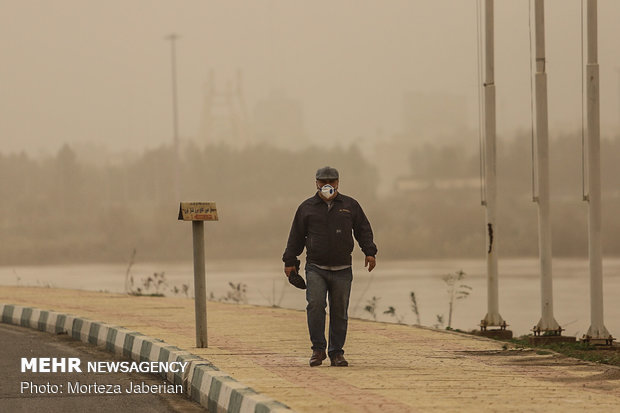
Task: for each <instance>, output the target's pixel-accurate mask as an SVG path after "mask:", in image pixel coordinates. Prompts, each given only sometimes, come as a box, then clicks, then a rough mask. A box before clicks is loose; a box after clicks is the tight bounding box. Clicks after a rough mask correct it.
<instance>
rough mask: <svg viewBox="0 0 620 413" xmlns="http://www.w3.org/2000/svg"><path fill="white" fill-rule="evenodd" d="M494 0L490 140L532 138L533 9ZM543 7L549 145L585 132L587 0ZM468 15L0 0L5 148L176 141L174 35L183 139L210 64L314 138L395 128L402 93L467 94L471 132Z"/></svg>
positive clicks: (616, 109) (614, 131)
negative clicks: (175, 37) (277, 102)
mask: <svg viewBox="0 0 620 413" xmlns="http://www.w3.org/2000/svg"><path fill="white" fill-rule="evenodd" d="M495 4H496V5H495V9H496V10H495V18H496V20H495V36H496V42H495V44H496V60H495V64H496V85H497V98H498V100H497V102H498V105H497V110H498V114H497V129H498V133H499V134H500V136H505V137H510V136H512V135H513V134H514V133H515V132H516V131H517V130H519V129H527V128H529V127H530V69H529V34H528V29H529V28H528V25H529V21H528V13H529V7H528V2H526V1H516V0H513V1H496V2H495ZM545 4H546V40H547V62H548V63H547V73H548V76H549V119H550V135H551V137H553V136H556V135H557V134H559V133H563V132H569V131H574V130H578V129H579V128H580V127H581V73H582V68H581V63H580V61H581V43H580V36H581V21H580V10H581V5H582V2H581V1H580V0H574V1H567V0H547V1H546V2H545ZM598 4H599V62H600V72H601V106H602V111H601V123H602V130H601V132H602V136H603V137H606V136H615V135H618V134H619V133H620V126H619V125H620V104H619V100H620V85H619V79H620V74H619V73H618V71H619V70H620V50H618V48H617V47H616V44H615V43H616V39H617V38H618V33H617V31H618V30H617V28H616V25H617V21H618V18H619V17H620V2H617V1H614V0H599V2H598ZM476 8H477V2H476V0H444V1H436V0H426V1H415V0H409V1H405V0H392V1H389V2H385V1H378V0H368V1H354V0H337V1H325V0H319V1H314V2H304V1H300V0H287V1H284V0H268V1H227V2H216V1H198V0H195V1H183V2H172V1H146V0H133V1H129V2H123V1H118V0H112V1H107V2H95V1H81V0H60V1H55V2H48V1H17V0H0V10H2V13H1V15H0V45H1V46H0V50H1V54H2V62H3V63H2V65H0V83H1V85H2V89H1V93H0V113H1V119H0V153H9V152H16V151H20V150H26V151H28V152H30V153H33V154H38V153H46V152H47V153H49V152H52V153H53V152H56V151H57V150H58V148H59V147H60V146H61V145H62V144H63V143H70V144H73V143H91V144H95V145H102V146H105V147H107V148H109V149H110V150H113V151H121V150H127V149H129V150H141V149H143V148H145V147H154V146H159V145H161V144H163V143H169V142H171V141H172V110H171V105H172V104H171V69H170V44H169V42H168V41H166V40H165V36H166V35H168V34H169V33H172V32H175V33H177V34H179V36H180V39H179V41H178V43H177V73H178V86H179V121H180V135H181V137H182V139H193V138H195V137H196V135H198V133H199V131H200V122H201V119H200V116H201V113H202V110H203V96H204V95H203V94H204V87H205V83H206V82H207V79H208V73H209V70H210V69H213V70H214V72H215V79H216V82H217V85H218V87H219V88H224V87H225V84H226V82H227V81H232V80H234V79H235V76H236V71H237V70H238V69H240V70H241V71H242V73H243V78H244V92H245V98H246V101H247V108H248V111H249V113H252V112H253V109H254V106H255V105H256V103H257V102H258V101H259V100H261V99H264V98H267V97H269V96H270V95H271V94H272V93H273V92H274V91H281V92H283V93H284V94H285V95H286V96H287V97H290V98H292V99H296V100H298V101H299V102H300V103H301V105H302V107H303V116H304V120H303V123H304V125H305V128H306V133H307V136H308V141H309V142H311V143H317V144H323V143H343V144H348V143H350V142H353V141H355V140H358V139H366V140H372V139H377V138H378V137H383V138H386V137H389V136H391V135H392V134H394V133H397V132H399V131H401V130H402V128H403V124H402V121H403V120H402V108H403V98H404V94H405V93H407V92H421V93H432V92H438V93H444V94H445V93H453V94H455V95H459V96H464V97H465V100H466V102H467V104H468V107H467V111H468V116H467V118H468V119H469V123H470V126H471V127H472V128H477V119H478V113H477V105H478V103H477V102H478V100H477V99H478V97H477V63H476V61H477V50H476V44H477V40H476V36H477V28H476ZM584 54H585V51H584ZM472 144H474V145H475V144H476V142H472Z"/></svg>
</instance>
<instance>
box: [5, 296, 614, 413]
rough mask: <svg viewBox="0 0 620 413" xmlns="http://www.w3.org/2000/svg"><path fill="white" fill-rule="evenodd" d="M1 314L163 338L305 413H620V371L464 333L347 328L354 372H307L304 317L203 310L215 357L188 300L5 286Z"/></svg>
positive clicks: (240, 308) (359, 324)
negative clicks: (54, 315) (198, 338)
mask: <svg viewBox="0 0 620 413" xmlns="http://www.w3.org/2000/svg"><path fill="white" fill-rule="evenodd" d="M0 303H5V304H16V305H21V306H32V307H36V308H40V309H46V310H54V311H57V312H63V313H70V314H73V315H76V316H80V317H85V318H89V319H91V320H97V321H103V322H105V323H110V324H115V325H119V326H123V327H125V328H127V329H129V330H134V331H138V332H140V333H143V334H145V335H148V336H151V337H155V338H159V339H162V340H164V341H165V342H166V343H168V344H170V345H173V346H177V347H179V348H181V349H184V350H187V351H189V352H191V353H193V354H196V355H198V356H200V357H202V358H204V359H207V360H209V361H210V362H212V363H213V364H214V365H215V366H217V367H218V368H219V369H220V370H222V371H224V372H226V373H228V374H229V375H230V376H232V377H233V378H235V379H236V380H238V381H239V382H241V383H243V384H245V385H248V386H249V387H251V388H253V389H254V390H256V391H257V392H259V393H262V394H264V395H266V396H269V397H271V398H273V399H275V400H278V401H280V402H282V403H284V404H286V405H287V406H289V407H290V408H291V409H293V410H295V411H298V412H322V413H323V412H416V411H422V412H424V411H429V410H431V409H433V410H435V411H436V410H441V411H459V412H462V411H502V412H506V411H508V412H510V411H518V412H521V411H527V412H536V411H540V412H542V411H544V412H550V411H583V410H584V409H598V410H601V411H617V409H618V406H620V369H618V368H615V367H610V366H604V365H596V364H592V363H586V362H581V361H578V360H574V359H569V358H565V357H561V356H556V355H549V354H547V355H537V354H536V353H535V352H532V351H519V350H510V349H508V350H503V349H502V343H498V342H494V341H491V340H487V339H483V338H477V337H472V336H468V335H464V334H458V333H451V332H443V331H435V330H431V329H426V328H416V327H411V326H404V325H396V324H385V323H374V322H369V321H363V320H350V323H349V335H348V338H347V345H346V347H345V350H346V357H347V359H348V360H349V363H350V367H348V368H335V367H328V365H329V363H324V365H323V366H321V367H315V368H310V367H308V358H309V356H310V352H311V351H310V349H309V340H308V333H307V330H306V321H305V313H304V312H301V311H294V310H285V309H276V308H266V307H255V306H247V305H234V304H223V303H218V302H209V303H208V310H207V313H208V327H209V348H207V349H198V348H196V347H194V346H195V333H194V302H193V300H189V299H182V298H158V297H133V296H127V295H120V294H109V293H97V292H90V291H77V290H62V289H49V288H26V287H0Z"/></svg>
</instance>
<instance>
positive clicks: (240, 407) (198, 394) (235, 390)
mask: <svg viewBox="0 0 620 413" xmlns="http://www.w3.org/2000/svg"><path fill="white" fill-rule="evenodd" d="M0 317H1V319H0V322H2V323H5V324H13V325H17V326H22V327H29V328H33V329H37V330H40V331H46V332H48V333H55V334H67V335H69V336H71V337H73V338H74V339H76V340H80V341H82V342H84V343H90V344H93V345H96V346H99V347H103V348H104V349H105V350H107V351H109V352H112V353H114V354H116V355H118V356H122V357H126V358H130V359H131V360H134V361H137V362H142V361H149V362H150V361H166V362H173V361H176V362H188V363H189V364H188V368H186V369H185V372H178V373H173V372H172V371H169V372H167V373H166V372H162V373H161V376H162V377H163V378H165V379H166V380H168V381H169V382H170V383H172V384H181V385H183V388H184V389H185V392H186V394H187V396H188V397H189V398H190V399H191V400H194V401H195V402H197V403H200V404H201V405H202V406H204V407H206V408H207V409H208V410H209V412H214V413H221V412H226V413H279V412H282V413H284V412H286V413H291V412H292V410H291V409H290V408H289V407H288V406H286V405H284V404H282V403H280V402H278V401H276V400H274V399H272V398H270V397H267V396H265V395H262V394H259V393H257V392H256V391H254V390H253V389H251V388H250V387H247V386H246V385H244V384H242V383H240V382H238V381H236V380H235V379H233V378H232V377H230V376H229V375H228V374H227V373H224V372H223V371H220V370H219V369H218V368H217V367H215V366H214V365H213V364H212V363H210V362H209V361H208V360H205V359H202V358H200V357H198V356H196V355H194V354H191V353H189V352H188V351H185V350H181V349H180V348H178V347H174V346H170V345H168V344H166V343H165V342H163V341H162V340H159V339H157V338H153V337H148V336H145V335H143V334H141V333H138V332H135V331H131V330H128V329H126V328H123V327H118V326H113V325H110V324H106V323H102V322H99V321H92V320H88V319H86V318H82V317H76V316H73V315H70V314H63V313H58V312H55V311H47V310H40V309H38V308H32V307H22V306H18V305H13V304H0Z"/></svg>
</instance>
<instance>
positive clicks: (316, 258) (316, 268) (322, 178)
mask: <svg viewBox="0 0 620 413" xmlns="http://www.w3.org/2000/svg"><path fill="white" fill-rule="evenodd" d="M338 183H339V174H338V171H337V170H336V169H335V168H331V167H329V166H326V167H324V168H321V169H319V170H318V171H316V189H317V193H316V194H315V195H314V196H313V197H311V198H309V199H306V200H305V201H304V202H302V203H301V205H300V206H299V208H297V212H296V213H295V218H294V219H293V225H292V226H291V232H290V234H289V237H288V243H287V244H286V250H285V251H284V255H283V257H282V261H284V272H285V274H286V276H287V277H290V276H291V273H292V272H293V273H294V271H295V268H296V267H295V266H296V263H297V256H298V255H300V254H301V253H302V251H303V249H304V247H305V248H306V267H305V269H306V283H307V290H306V300H307V301H308V306H307V307H306V310H307V316H308V330H309V332H310V341H311V342H312V357H311V358H310V366H312V367H314V366H319V365H321V364H322V362H323V360H325V359H326V358H327V355H329V358H330V360H331V365H332V366H339V367H345V366H348V365H349V363H348V362H347V360H346V359H345V358H344V350H343V349H342V348H343V346H344V342H345V339H346V336H347V321H348V316H347V311H348V308H349V295H350V293H351V281H352V280H353V272H352V269H351V252H352V251H353V236H355V239H356V240H357V242H358V244H359V246H360V248H361V249H362V251H363V252H364V255H366V259H365V263H364V266H365V267H368V271H372V270H373V268H375V264H376V262H375V255H376V254H377V246H376V245H375V244H374V242H373V234H372V229H371V227H370V222H368V219H367V218H366V215H365V214H364V211H362V208H361V207H360V205H359V203H358V202H357V201H356V200H355V199H353V198H351V197H349V196H346V195H343V194H341V193H339V192H338ZM326 299H328V300H329V347H328V346H327V342H326V340H325V308H326V306H327V304H326ZM326 349H327V354H325V350H326Z"/></svg>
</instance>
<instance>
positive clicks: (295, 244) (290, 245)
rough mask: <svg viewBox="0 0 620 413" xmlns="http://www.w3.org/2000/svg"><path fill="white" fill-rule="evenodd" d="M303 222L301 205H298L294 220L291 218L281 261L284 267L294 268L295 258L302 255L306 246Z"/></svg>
mask: <svg viewBox="0 0 620 413" xmlns="http://www.w3.org/2000/svg"><path fill="white" fill-rule="evenodd" d="M304 221H305V220H304V216H303V211H302V205H300V206H299V208H297V212H296V213H295V218H293V224H292V225H291V232H290V233H289V235H288V242H287V243H286V249H285V250H284V254H283V255H282V261H284V265H285V266H286V267H293V266H295V264H296V262H297V256H298V255H299V254H301V253H302V251H303V250H304V247H305V246H306V225H305V222H304Z"/></svg>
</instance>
